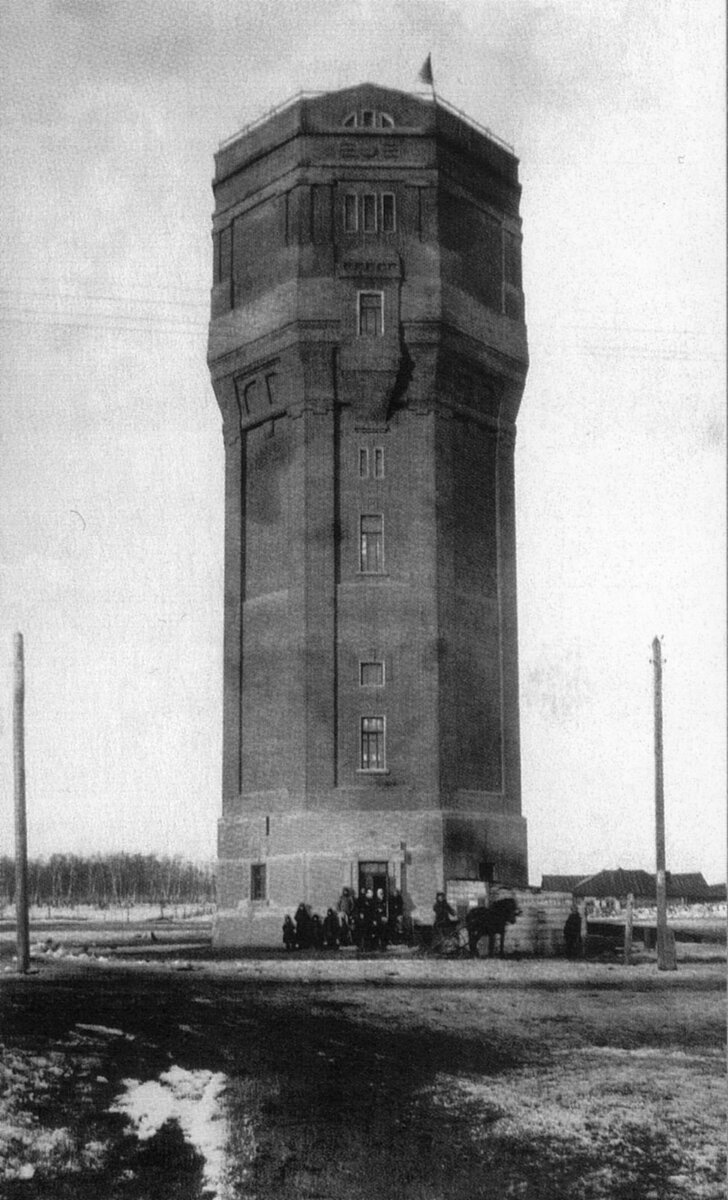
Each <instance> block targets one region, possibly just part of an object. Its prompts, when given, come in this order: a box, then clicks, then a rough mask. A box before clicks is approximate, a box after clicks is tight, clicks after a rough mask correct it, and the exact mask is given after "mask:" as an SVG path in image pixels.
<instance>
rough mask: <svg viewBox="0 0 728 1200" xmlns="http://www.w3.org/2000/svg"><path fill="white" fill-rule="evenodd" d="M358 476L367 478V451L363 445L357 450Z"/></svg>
mask: <svg viewBox="0 0 728 1200" xmlns="http://www.w3.org/2000/svg"><path fill="white" fill-rule="evenodd" d="M359 478H360V479H368V478H369V451H368V450H367V449H366V448H365V447H364V446H362V448H361V449H360V451H359Z"/></svg>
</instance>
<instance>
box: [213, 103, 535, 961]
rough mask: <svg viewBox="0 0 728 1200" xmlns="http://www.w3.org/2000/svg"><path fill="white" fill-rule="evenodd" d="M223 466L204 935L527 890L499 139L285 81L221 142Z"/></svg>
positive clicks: (515, 401)
mask: <svg viewBox="0 0 728 1200" xmlns="http://www.w3.org/2000/svg"><path fill="white" fill-rule="evenodd" d="M215 164H216V170H215V178H214V181H213V188H214V194H215V213H214V221H213V240H214V286H213V290H212V318H211V322H210V339H209V365H210V371H211V375H212V381H213V385H214V388H215V394H216V396H217V400H218V403H219V405H220V409H221V412H222V418H223V437H224V442H225V462H226V468H225V470H226V489H225V495H226V500H225V505H226V526H225V635H224V639H225V640H224V736H223V811H222V819H221V822H220V827H219V877H218V884H219V897H218V900H219V914H218V919H217V925H216V939H217V942H218V944H221V945H224V944H228V945H235V944H238V945H243V944H265V943H276V944H277V943H278V942H279V941H280V928H281V923H282V919H283V915H284V914H285V913H286V912H291V913H292V912H293V911H294V910H295V908H296V907H297V905H298V903H299V902H300V901H301V900H304V901H306V902H307V903H309V904H311V905H312V907H313V908H314V909H315V910H317V911H319V912H325V911H326V909H327V908H328V907H329V906H330V905H335V903H336V900H337V898H338V896H339V894H340V892H341V890H342V887H344V886H348V887H350V888H352V887H353V888H354V889H355V890H358V889H359V887H360V884H364V883H365V882H366V883H368V884H373V885H374V886H377V887H378V886H382V887H383V888H384V889H385V890H386V891H387V892H388V894H390V895H391V894H392V893H393V892H394V890H395V889H397V890H399V891H400V892H401V895H402V897H403V900H404V910H405V914H406V916H407V918H408V919H410V920H412V921H414V922H418V921H421V922H423V923H428V922H431V921H432V905H433V901H434V896H435V892H436V890H438V889H441V888H445V887H446V888H447V889H448V891H449V894H450V896H451V897H452V898H453V899H457V900H462V899H463V898H464V897H468V898H470V899H471V900H472V898H473V897H477V896H478V895H479V894H480V893H481V892H482V890H484V889H485V887H486V885H487V883H488V882H502V883H504V884H507V885H508V884H510V885H524V884H525V883H526V882H527V867H526V827H525V821H524V819H523V818H522V816H521V795H520V750H519V728H518V656H517V626H516V559H515V525H514V482H513V451H514V439H515V418H516V413H517V410H518V406H519V402H520V399H521V395H522V393H523V387H524V382H525V377H526V371H527V366H528V358H527V349H526V328H525V324H524V308H523V293H522V290H521V271H520V258H521V224H520V219H519V215H518V205H519V196H520V187H519V183H518V172H517V160H516V158H515V157H514V155H513V153H512V152H511V151H510V150H509V149H508V148H507V147H505V146H504V145H503V144H502V143H500V142H499V141H498V140H497V139H496V138H494V137H493V135H491V134H490V133H488V132H487V131H486V130H483V129H480V128H479V127H478V126H477V125H475V124H474V123H473V122H471V121H469V120H468V119H467V118H465V117H463V116H462V115H460V114H458V113H456V112H455V111H454V110H452V109H450V108H449V107H448V106H445V105H443V104H441V103H440V102H439V101H438V102H437V103H435V102H434V101H432V100H429V99H423V98H420V97H418V96H416V95H409V94H406V93H403V92H398V91H392V90H390V89H387V88H381V87H376V86H373V85H371V84H364V85H361V86H359V87H354V88H348V89H346V90H344V91H339V92H331V93H326V94H321V95H316V96H302V97H299V98H297V99H296V100H295V101H293V102H291V103H289V104H288V105H285V106H284V107H282V108H281V109H280V110H278V111H277V112H274V113H272V114H270V115H269V116H268V117H267V118H266V119H264V120H263V121H261V122H259V123H257V124H255V125H253V126H250V127H248V129H246V130H244V131H243V132H242V133H240V134H239V135H237V136H236V137H234V138H232V139H231V140H230V141H228V142H227V143H224V144H223V146H222V147H221V149H220V150H219V152H218V154H217V155H216V160H215Z"/></svg>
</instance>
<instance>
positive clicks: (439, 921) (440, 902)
mask: <svg viewBox="0 0 728 1200" xmlns="http://www.w3.org/2000/svg"><path fill="white" fill-rule="evenodd" d="M432 911H433V912H434V914H435V929H437V930H438V931H439V932H440V933H446V932H447V931H448V930H449V929H452V927H453V925H456V924H457V916H456V914H455V910H454V908H452V907H451V906H450V905H449V904H448V902H447V899H446V897H445V893H444V892H438V893H437V895H436V896H435V903H434V904H433V906H432Z"/></svg>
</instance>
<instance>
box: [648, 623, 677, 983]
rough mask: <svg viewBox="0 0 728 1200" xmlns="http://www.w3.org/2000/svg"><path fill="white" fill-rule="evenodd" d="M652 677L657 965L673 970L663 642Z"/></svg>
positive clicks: (655, 643)
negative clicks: (664, 761) (667, 869)
mask: <svg viewBox="0 0 728 1200" xmlns="http://www.w3.org/2000/svg"><path fill="white" fill-rule="evenodd" d="M652 664H653V667H654V681H655V846H656V869H657V969H658V971H674V970H676V967H677V964H676V962H675V939H674V937H672V936H671V931H670V930H668V928H667V881H666V878H665V788H664V776H663V764H662V646H661V645H660V639H659V638H658V637H656V638H655V639H654V640H653V642H652Z"/></svg>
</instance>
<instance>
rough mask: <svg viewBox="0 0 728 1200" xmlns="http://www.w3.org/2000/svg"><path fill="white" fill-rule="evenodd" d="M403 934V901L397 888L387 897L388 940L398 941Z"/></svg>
mask: <svg viewBox="0 0 728 1200" xmlns="http://www.w3.org/2000/svg"><path fill="white" fill-rule="evenodd" d="M403 935H404V901H403V900H402V893H401V892H400V890H399V888H395V890H394V891H393V892H392V894H391V896H390V897H389V935H388V936H389V941H390V942H400V941H401V940H402V937H403Z"/></svg>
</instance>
